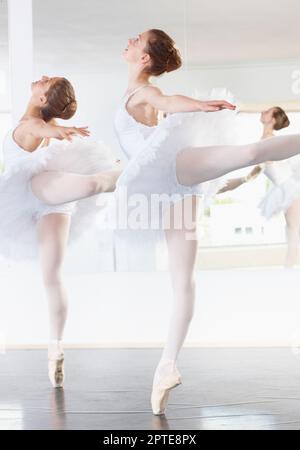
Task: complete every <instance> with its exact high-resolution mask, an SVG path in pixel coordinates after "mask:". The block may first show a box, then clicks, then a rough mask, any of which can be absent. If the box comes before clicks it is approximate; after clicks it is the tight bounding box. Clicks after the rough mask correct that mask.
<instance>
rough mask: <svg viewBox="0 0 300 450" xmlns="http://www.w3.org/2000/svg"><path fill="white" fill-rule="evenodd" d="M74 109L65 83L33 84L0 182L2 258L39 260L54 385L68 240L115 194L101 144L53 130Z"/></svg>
mask: <svg viewBox="0 0 300 450" xmlns="http://www.w3.org/2000/svg"><path fill="white" fill-rule="evenodd" d="M76 109H77V102H76V98H75V93H74V89H73V87H72V85H71V84H70V82H69V81H68V80H66V79H65V78H59V77H55V78H49V77H43V78H42V79H41V80H39V81H36V82H34V83H32V95H31V98H30V101H29V104H28V106H27V110H26V112H25V114H24V115H23V117H22V118H21V120H20V121H19V123H18V125H17V126H16V128H15V129H13V130H11V131H9V132H8V134H7V136H6V138H5V141H4V147H3V153H4V163H5V170H4V173H3V174H2V175H1V176H0V210H1V221H0V254H2V255H3V256H5V257H8V258H10V259H12V260H22V259H32V258H36V257H38V256H39V259H40V264H41V269H42V274H43V281H44V287H45V290H46V294H47V299H48V305H49V316H50V342H49V349H48V358H49V364H48V369H49V377H50V381H51V383H52V385H53V386H54V387H61V386H63V382H64V352H63V348H62V341H61V340H62V337H63V331H64V327H65V322H66V318H67V309H68V305H67V293H66V289H65V287H64V283H63V277H62V265H63V261H64V257H65V251H66V245H67V241H68V238H69V237H70V242H73V241H74V240H75V239H76V238H77V237H79V236H80V235H81V234H82V233H83V232H84V231H85V229H86V228H87V227H88V226H90V224H91V223H92V222H93V219H95V218H96V215H97V212H99V209H100V208H99V207H98V206H97V203H96V200H97V198H98V196H97V195H95V194H99V193H102V192H107V191H112V190H114V188H115V182H116V179H117V177H118V176H119V174H120V170H119V167H118V164H117V163H116V162H114V161H113V160H112V159H111V157H110V156H109V151H108V149H107V148H106V147H104V146H103V145H100V144H95V143H91V142H88V141H84V140H82V139H76V140H74V142H72V143H70V142H67V141H70V140H72V137H75V136H80V137H86V136H88V135H89V131H88V129H87V128H86V127H84V128H76V127H63V126H58V125H56V124H55V122H54V119H56V118H60V119H70V118H71V117H73V115H74V114H75V112H76ZM52 139H54V140H53V142H52ZM50 140H51V142H50ZM58 140H60V141H62V142H59V141H58ZM112 169H114V170H112ZM67 172H70V173H67ZM71 172H74V173H71ZM32 177H33V178H32ZM31 178H32V183H31V181H30V180H31ZM88 196H92V197H91V198H89V199H88V198H86V197H88ZM83 199H84V200H83ZM77 200H78V201H77Z"/></svg>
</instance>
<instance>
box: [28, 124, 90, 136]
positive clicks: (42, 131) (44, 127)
mask: <svg viewBox="0 0 300 450" xmlns="http://www.w3.org/2000/svg"><path fill="white" fill-rule="evenodd" d="M24 131H25V129H24ZM26 133H28V134H31V135H32V136H33V137H35V138H37V139H43V138H46V139H51V138H54V139H60V140H62V139H67V140H68V141H71V140H72V136H75V135H78V136H83V137H85V136H89V135H90V132H89V131H88V127H79V128H78V127H63V126H60V125H57V124H56V123H55V122H49V123H47V122H45V121H44V120H42V119H31V120H28V123H27V124H26Z"/></svg>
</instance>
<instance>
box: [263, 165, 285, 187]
mask: <svg viewBox="0 0 300 450" xmlns="http://www.w3.org/2000/svg"><path fill="white" fill-rule="evenodd" d="M263 168H264V173H265V175H266V176H267V177H268V178H269V180H271V181H272V183H274V184H275V185H276V186H279V185H280V184H282V183H284V182H285V181H286V180H287V179H289V178H291V177H292V171H291V167H290V166H289V164H288V163H287V161H273V162H269V163H266V164H264V166H263Z"/></svg>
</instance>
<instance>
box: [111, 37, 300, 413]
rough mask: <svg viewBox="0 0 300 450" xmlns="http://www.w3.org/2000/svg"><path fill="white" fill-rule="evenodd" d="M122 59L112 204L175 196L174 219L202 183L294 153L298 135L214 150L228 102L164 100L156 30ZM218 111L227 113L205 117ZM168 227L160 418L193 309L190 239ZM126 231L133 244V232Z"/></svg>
mask: <svg viewBox="0 0 300 450" xmlns="http://www.w3.org/2000/svg"><path fill="white" fill-rule="evenodd" d="M124 57H125V59H126V61H127V63H128V65H129V83H128V90H127V94H126V95H125V97H124V98H123V100H122V101H121V104H120V107H119V109H118V111H117V114H116V117H115V129H116V132H117V135H118V138H119V142H120V145H121V147H122V149H123V150H124V152H125V153H126V155H127V156H128V157H129V163H128V165H127V166H126V167H125V169H124V171H123V173H122V174H121V176H120V178H119V179H118V181H117V189H116V191H115V193H116V198H117V199H118V196H119V195H120V198H123V197H122V196H121V192H122V189H124V188H126V189H127V195H128V199H130V197H131V195H134V194H136V193H138V194H144V195H145V196H146V198H147V199H148V200H150V201H151V195H152V194H162V193H164V194H169V195H172V194H178V195H179V196H181V200H180V201H179V200H178V201H177V202H174V204H172V201H171V202H170V205H169V207H170V208H171V212H172V213H173V212H174V214H175V213H176V209H177V208H178V205H179V206H181V204H182V203H186V202H189V201H190V198H192V203H193V204H194V205H196V203H197V197H198V196H200V197H201V195H202V193H203V191H202V186H203V185H202V183H204V182H206V181H209V180H213V179H216V178H218V177H222V176H223V175H225V174H227V173H228V172H230V171H233V170H235V169H240V168H242V167H247V166H251V165H255V164H260V163H262V162H264V161H269V160H281V159H285V158H287V157H290V156H294V155H296V154H298V153H300V135H293V136H280V137H274V138H272V139H267V140H264V141H261V142H258V143H254V144H249V145H238V146H234V145H226V146H224V145H216V143H214V140H216V141H218V139H214V134H217V133H218V131H217V130H218V127H217V126H215V127H214V128H212V127H211V126H210V123H211V122H214V120H215V118H216V117H218V115H219V114H220V119H219V121H220V122H222V116H223V113H229V114H232V111H234V109H235V107H234V106H233V105H232V104H230V103H228V102H226V101H220V100H217V101H209V102H205V101H199V100H196V99H192V98H189V97H186V96H182V95H171V96H168V95H164V94H163V93H162V92H161V91H160V89H158V88H157V87H155V86H153V85H152V84H151V83H150V78H151V77H152V76H159V75H162V74H164V73H166V72H171V71H173V70H176V69H178V68H179V67H180V66H181V57H180V54H179V51H178V50H177V49H176V47H175V45H174V41H173V40H172V39H171V38H170V37H169V36H168V35H167V34H166V33H164V32H163V31H161V30H148V31H146V32H143V33H142V34H140V35H139V36H137V37H136V38H133V39H129V41H128V47H127V48H126V50H125V51H124ZM223 109H228V110H229V111H221V112H218V113H217V114H206V112H212V113H213V112H217V111H220V110H223ZM230 110H231V111H230ZM158 111H162V112H166V113H168V115H167V117H165V118H164V119H162V120H161V122H160V123H158V122H157V115H158ZM217 121H218V119H217ZM215 123H217V122H215ZM201 142H202V143H201ZM120 201H121V200H120ZM127 206H128V209H127V211H128V213H129V215H130V213H131V211H132V205H130V202H128V205H127ZM179 209H180V208H179ZM194 209H196V208H194ZM165 211H166V210H165ZM151 220H153V218H151ZM154 222H155V221H154ZM195 222H196V221H194V226H195V227H196V225H195ZM172 226H173V224H172V222H171V227H169V229H166V230H165V236H166V242H167V246H168V255H169V266H170V271H171V276H172V284H173V288H174V297H175V299H174V306H173V313H172V317H171V321H170V324H169V333H168V337H167V342H166V345H165V347H164V350H163V354H162V356H161V359H160V361H159V364H158V366H157V368H156V371H155V374H154V379H153V385H152V394H151V405H152V410H153V413H154V414H163V413H164V411H165V408H166V406H167V401H168V396H169V392H170V390H171V389H173V388H174V387H176V386H178V385H179V384H180V383H181V382H182V380H181V376H180V373H179V371H178V369H177V367H176V360H177V357H178V354H179V351H180V349H181V347H182V344H183V342H184V339H185V337H186V334H187V331H188V328H189V324H190V322H191V319H192V317H193V312H194V303H195V282H194V268H195V261H196V254H197V241H196V239H192V240H188V239H187V238H186V236H187V232H190V231H191V230H190V229H188V230H187V229H186V228H185V226H182V227H181V228H180V229H177V228H176V227H173V228H172ZM131 232H132V235H133V239H134V237H135V235H136V230H131ZM128 233H129V234H130V229H128ZM128 239H129V237H128Z"/></svg>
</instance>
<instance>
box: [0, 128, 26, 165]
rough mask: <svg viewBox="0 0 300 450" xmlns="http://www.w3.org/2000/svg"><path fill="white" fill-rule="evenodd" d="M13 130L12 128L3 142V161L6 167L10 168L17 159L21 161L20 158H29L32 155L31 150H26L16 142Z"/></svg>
mask: <svg viewBox="0 0 300 450" xmlns="http://www.w3.org/2000/svg"><path fill="white" fill-rule="evenodd" d="M13 131H14V130H10V131H9V132H8V133H7V134H6V136H5V138H4V142H3V162H4V166H5V169H9V168H10V167H12V166H13V165H14V164H15V163H16V162H17V161H20V159H22V158H23V159H24V158H28V157H29V155H30V152H26V151H25V150H23V149H22V148H21V147H19V146H18V144H17V143H16V142H15V140H14V139H13Z"/></svg>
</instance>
